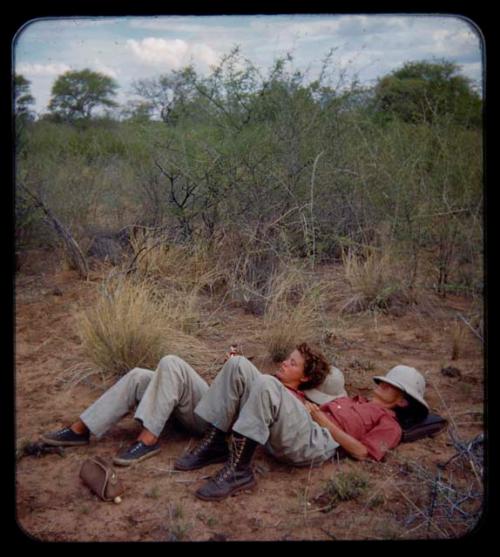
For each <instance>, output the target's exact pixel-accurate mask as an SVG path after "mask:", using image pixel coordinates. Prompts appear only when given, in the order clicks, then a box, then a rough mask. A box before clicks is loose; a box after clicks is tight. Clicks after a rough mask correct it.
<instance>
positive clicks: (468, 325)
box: [457, 313, 484, 342]
mask: <svg viewBox="0 0 500 557" xmlns="http://www.w3.org/2000/svg"><path fill="white" fill-rule="evenodd" d="M457 315H458V317H460V319H461V320H462V321H463V322H464V323H465V324H466V325H467V327H469V329H470V330H471V331H472V332H473V333H474V334H475V335H476V336H477V338H478V339H479V340H480V341H481V342H484V339H483V337H482V336H481V335H480V334H479V333H478V332H477V331H476V329H474V327H473V326H472V325H471V324H470V323H469V322H468V321H467V319H465V317H464V316H463V315H462V314H461V313H457Z"/></svg>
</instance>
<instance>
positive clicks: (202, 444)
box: [191, 428, 217, 455]
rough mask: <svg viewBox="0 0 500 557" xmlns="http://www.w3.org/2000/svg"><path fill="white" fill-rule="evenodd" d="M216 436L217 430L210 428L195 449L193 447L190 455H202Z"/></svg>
mask: <svg viewBox="0 0 500 557" xmlns="http://www.w3.org/2000/svg"><path fill="white" fill-rule="evenodd" d="M216 435H217V430H216V429H215V428H210V429H209V430H208V431H207V432H206V433H205V436H204V437H203V439H202V440H201V441H200V443H199V444H198V445H196V447H194V449H193V450H192V451H191V454H193V455H199V454H200V453H202V452H203V451H204V450H205V449H206V448H207V447H208V446H209V445H210V444H211V443H212V441H213V440H214V439H215V436H216Z"/></svg>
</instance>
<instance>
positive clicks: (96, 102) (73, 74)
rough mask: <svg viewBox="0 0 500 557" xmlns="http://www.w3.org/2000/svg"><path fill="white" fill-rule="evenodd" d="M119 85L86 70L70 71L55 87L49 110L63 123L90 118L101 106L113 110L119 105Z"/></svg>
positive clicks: (101, 75) (103, 76)
mask: <svg viewBox="0 0 500 557" xmlns="http://www.w3.org/2000/svg"><path fill="white" fill-rule="evenodd" d="M117 88H118V84H117V83H116V82H115V81H114V80H113V79H112V78H110V77H108V76H106V75H104V74H101V73H98V72H93V71H91V70H89V69H88V68H87V69H84V70H82V71H68V72H66V73H64V74H63V75H61V76H59V77H58V78H57V79H56V81H55V83H54V85H53V86H52V98H51V100H50V103H49V110H50V111H51V112H52V114H54V115H56V116H58V117H60V118H62V119H63V120H69V121H75V120H80V119H90V118H91V117H92V111H93V110H94V109H96V108H98V107H108V108H112V107H115V106H117V104H116V103H115V102H114V101H113V100H112V98H111V97H113V96H114V95H116V89H117Z"/></svg>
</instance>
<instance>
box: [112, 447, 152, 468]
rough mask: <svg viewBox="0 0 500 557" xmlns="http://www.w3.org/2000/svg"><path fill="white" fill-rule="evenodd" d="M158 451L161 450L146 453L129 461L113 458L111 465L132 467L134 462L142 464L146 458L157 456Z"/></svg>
mask: <svg viewBox="0 0 500 557" xmlns="http://www.w3.org/2000/svg"><path fill="white" fill-rule="evenodd" d="M160 450H161V449H156V450H155V451H151V452H149V453H146V454H145V455H142V456H140V457H138V458H134V459H129V460H127V459H122V458H118V457H115V458H113V464H116V465H117V466H132V465H133V464H135V463H136V462H142V461H143V460H146V459H147V458H150V457H152V456H154V455H156V454H158V453H159V452H160Z"/></svg>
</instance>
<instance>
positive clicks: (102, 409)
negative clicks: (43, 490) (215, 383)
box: [80, 356, 208, 437]
mask: <svg viewBox="0 0 500 557" xmlns="http://www.w3.org/2000/svg"><path fill="white" fill-rule="evenodd" d="M207 390H208V385H207V384H206V382H205V381H204V380H203V379H202V378H201V377H200V376H199V375H198V374H197V373H196V371H194V369H193V368H192V367H191V366H190V365H189V364H187V363H186V362H184V361H183V360H182V359H181V358H178V357H177V356H165V357H164V358H162V359H161V360H160V363H159V364H158V368H157V369H156V371H154V372H153V371H151V370H146V369H141V368H135V369H133V370H131V371H130V372H128V373H127V374H126V375H124V376H123V377H122V378H121V379H120V380H119V381H118V382H117V383H115V385H113V386H112V387H111V388H110V389H108V390H107V391H106V392H105V393H104V394H103V395H102V396H101V397H100V398H99V399H98V400H97V401H96V402H94V404H92V405H91V406H90V407H89V408H88V409H87V410H85V412H83V413H82V415H81V416H80V419H81V420H82V421H83V422H84V423H85V425H87V427H88V428H89V429H90V431H91V432H92V433H94V434H95V435H96V436H97V437H100V436H102V435H103V434H104V433H105V432H106V431H107V430H108V429H109V427H111V426H112V425H113V424H114V423H116V422H117V421H118V420H119V419H120V418H122V417H123V416H124V415H125V414H126V413H128V412H129V411H130V410H131V409H132V408H133V407H134V406H135V405H136V404H137V403H139V405H138V407H137V410H136V413H135V415H134V417H135V418H136V419H138V420H140V421H141V422H142V425H143V427H145V428H146V429H148V430H149V431H150V432H151V433H153V435H155V436H157V437H158V436H159V435H160V434H161V432H162V430H163V428H164V427H165V424H166V422H167V420H168V419H169V418H170V416H171V415H173V416H175V417H176V418H177V419H178V420H179V421H180V422H181V423H182V424H183V425H184V426H186V427H187V428H188V429H191V430H192V431H194V432H196V433H201V432H202V431H203V430H204V428H205V427H206V423H205V422H203V420H201V419H200V418H199V417H198V416H196V415H195V414H194V408H195V406H196V404H197V403H198V401H199V400H200V399H201V397H202V396H203V394H204V393H205V391H207Z"/></svg>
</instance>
